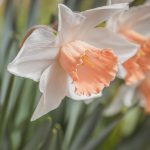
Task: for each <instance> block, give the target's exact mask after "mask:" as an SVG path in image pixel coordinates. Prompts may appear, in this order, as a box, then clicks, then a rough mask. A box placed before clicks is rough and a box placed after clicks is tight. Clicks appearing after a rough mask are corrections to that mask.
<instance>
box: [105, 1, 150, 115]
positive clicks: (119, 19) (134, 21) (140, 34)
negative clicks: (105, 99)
mask: <svg viewBox="0 0 150 150" xmlns="http://www.w3.org/2000/svg"><path fill="white" fill-rule="evenodd" d="M149 10H150V5H149V3H146V4H145V5H142V6H138V7H133V8H130V10H128V11H125V12H123V13H120V14H116V15H115V16H114V17H113V18H111V19H110V20H109V21H108V24H107V25H108V28H113V29H114V31H115V32H116V33H118V34H119V35H120V36H122V37H124V38H125V39H128V40H129V41H130V42H133V43H136V44H137V45H138V46H139V48H138V51H137V53H136V55H135V56H133V57H131V58H130V59H129V60H128V61H126V62H125V63H123V71H122V72H123V74H124V75H123V76H124V78H125V84H126V85H122V87H121V88H120V89H119V91H118V94H117V95H116V96H115V99H114V101H113V102H112V103H111V104H110V106H109V107H108V108H107V109H106V110H105V112H104V113H105V114H106V115H112V114H116V113H118V112H119V111H120V110H121V108H122V106H127V107H131V106H133V104H134V103H135V102H138V103H139V104H140V105H142V106H144V109H145V112H148V113H149V112H150V95H149V89H150V29H149V25H150V11H149Z"/></svg>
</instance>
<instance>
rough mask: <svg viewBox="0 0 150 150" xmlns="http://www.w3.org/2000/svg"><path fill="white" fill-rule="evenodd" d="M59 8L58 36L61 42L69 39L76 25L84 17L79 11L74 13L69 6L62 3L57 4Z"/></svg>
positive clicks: (78, 24)
mask: <svg viewBox="0 0 150 150" xmlns="http://www.w3.org/2000/svg"><path fill="white" fill-rule="evenodd" d="M58 8H59V24H58V31H59V38H60V40H61V41H62V42H68V41H71V40H72V38H73V37H74V34H75V33H76V32H77V29H78V27H79V26H80V24H81V23H82V22H83V20H84V19H85V17H84V16H82V15H81V14H79V13H74V12H72V10H71V9H70V8H68V7H67V6H65V5H63V4H59V5H58Z"/></svg>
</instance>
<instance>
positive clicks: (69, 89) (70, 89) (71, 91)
mask: <svg viewBox="0 0 150 150" xmlns="http://www.w3.org/2000/svg"><path fill="white" fill-rule="evenodd" d="M67 96H68V97H69V98H72V99H74V100H83V101H85V100H90V99H93V98H97V97H101V96H102V92H100V93H98V94H92V95H91V96H85V95H81V96H79V95H77V94H76V93H75V87H74V85H73V83H72V79H71V78H70V77H69V76H68V80H67Z"/></svg>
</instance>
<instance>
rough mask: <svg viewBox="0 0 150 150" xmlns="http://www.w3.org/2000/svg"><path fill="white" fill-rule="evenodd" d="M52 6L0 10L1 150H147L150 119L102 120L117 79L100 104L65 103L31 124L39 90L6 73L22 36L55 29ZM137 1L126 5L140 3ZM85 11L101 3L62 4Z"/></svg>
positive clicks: (49, 1) (35, 0)
mask: <svg viewBox="0 0 150 150" xmlns="http://www.w3.org/2000/svg"><path fill="white" fill-rule="evenodd" d="M58 2H59V1H57V0H4V1H3V3H1V5H0V150H150V138H149V136H150V118H149V117H148V116H145V115H144V113H143V110H142V109H141V108H139V107H138V106H136V105H135V106H133V107H132V108H129V109H123V110H122V111H121V112H120V113H119V114H118V115H115V116H113V117H105V116H104V115H103V110H104V109H105V107H106V106H107V105H108V104H109V103H110V102H111V101H112V99H113V97H114V96H115V93H116V92H117V90H118V88H119V87H120V85H121V84H122V81H120V80H119V79H117V80H116V81H114V82H113V83H112V85H111V86H110V87H109V88H107V89H106V90H105V92H104V96H103V97H102V98H98V99H97V100H95V101H93V102H92V103H91V104H88V105H86V104H84V103H83V102H77V101H73V100H70V99H68V98H65V99H64V100H63V102H62V104H61V106H60V107H59V108H58V109H56V110H54V111H52V112H50V113H49V114H47V115H45V116H44V117H42V118H40V119H38V120H36V121H34V122H30V118H31V115H32V113H33V111H34V109H35V107H36V105H37V103H38V100H39V97H40V92H39V90H38V84H37V83H35V82H33V81H31V80H29V79H23V78H20V77H15V76H13V75H11V74H9V73H8V72H7V64H8V63H9V62H11V61H12V59H13V58H14V57H15V56H16V54H17V53H18V50H19V44H20V42H21V39H22V38H23V36H24V34H25V33H26V30H27V29H28V28H29V27H31V26H33V25H35V24H46V25H50V24H52V25H54V22H55V21H56V20H57V4H58ZM143 2H144V1H143V0H136V1H134V2H133V3H132V4H131V5H137V4H140V3H143ZM64 3H65V4H66V5H68V6H69V7H70V8H72V9H73V10H85V9H88V8H92V7H98V6H101V5H104V4H105V3H106V1H105V0H65V1H64Z"/></svg>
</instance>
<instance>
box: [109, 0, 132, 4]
mask: <svg viewBox="0 0 150 150" xmlns="http://www.w3.org/2000/svg"><path fill="white" fill-rule="evenodd" d="M133 1H134V0H111V3H112V4H117V3H131V2H133Z"/></svg>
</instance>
